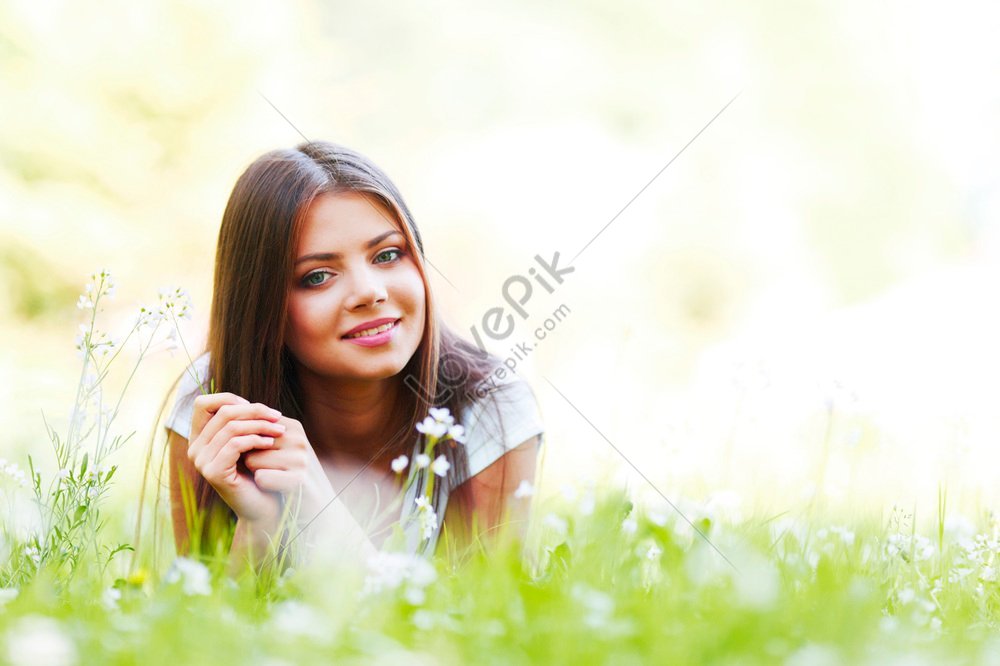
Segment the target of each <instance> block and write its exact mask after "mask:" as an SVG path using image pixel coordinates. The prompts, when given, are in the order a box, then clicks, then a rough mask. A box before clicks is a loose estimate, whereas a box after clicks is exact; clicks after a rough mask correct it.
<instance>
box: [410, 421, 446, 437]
mask: <svg viewBox="0 0 1000 666" xmlns="http://www.w3.org/2000/svg"><path fill="white" fill-rule="evenodd" d="M417 432H421V433H423V434H425V435H427V436H428V437H431V438H433V439H440V438H441V437H444V435H445V433H447V432H448V424H447V423H441V422H440V421H435V420H434V419H433V418H431V417H430V416H428V417H426V418H424V420H423V421H421V422H420V423H418V424H417Z"/></svg>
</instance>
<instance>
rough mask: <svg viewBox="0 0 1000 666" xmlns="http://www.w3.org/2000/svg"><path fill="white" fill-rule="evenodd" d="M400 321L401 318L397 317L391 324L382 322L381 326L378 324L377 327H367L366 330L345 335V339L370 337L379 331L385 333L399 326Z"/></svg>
mask: <svg viewBox="0 0 1000 666" xmlns="http://www.w3.org/2000/svg"><path fill="white" fill-rule="evenodd" d="M399 322H400V320H399V319H397V320H396V321H394V322H392V323H389V324H382V325H381V326H376V327H375V328H368V329H365V330H363V331H360V332H358V333H352V334H350V335H345V336H344V339H345V340H353V339H354V338H369V337H372V336H374V335H378V334H379V333H384V332H386V331H388V330H390V329H393V328H396V327H397V326H399Z"/></svg>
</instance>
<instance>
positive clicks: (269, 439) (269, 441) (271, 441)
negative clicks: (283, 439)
mask: <svg viewBox="0 0 1000 666" xmlns="http://www.w3.org/2000/svg"><path fill="white" fill-rule="evenodd" d="M264 443H265V444H274V437H265V438H264Z"/></svg>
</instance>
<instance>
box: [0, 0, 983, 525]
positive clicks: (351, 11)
mask: <svg viewBox="0 0 1000 666" xmlns="http://www.w3.org/2000/svg"><path fill="white" fill-rule="evenodd" d="M998 32H1000V10H998V9H997V8H996V7H994V6H992V5H989V4H986V3H974V2H958V3H949V4H948V5H947V6H945V5H944V4H943V3H930V2H927V3H904V2H879V3H871V2H861V1H860V0H849V1H847V2H836V3H834V2H826V3H822V2H801V3H737V2H723V3H714V4H711V5H705V4H690V3H671V2H667V3H664V2H626V3H610V2H604V3H595V2H585V3H568V2H555V3H546V4H545V5H544V6H542V5H538V4H537V3H527V2H509V3H504V4H503V5H496V4H494V3H482V2H470V3H443V2H425V3H419V4H418V3H387V2H372V3H364V4H362V3H336V2H333V3H319V2H304V1H300V2H293V3H283V4H280V5H279V4H277V3H260V2H248V3H239V4H236V3H205V2H198V3H195V2H189V3H183V2H172V3H166V2H158V3H126V2H109V3H102V4H101V5H100V7H99V8H97V7H95V6H94V5H91V4H84V3H70V2H48V3H37V2H29V1H27V0H17V1H12V0H5V1H4V2H3V3H2V4H0V100H2V101H0V280H2V284H3V289H0V331H2V344H0V373H2V376H3V378H4V381H3V382H0V418H2V421H3V423H4V424H5V431H6V436H5V437H4V439H3V442H2V444H0V455H3V456H6V457H7V458H10V459H20V458H21V457H22V456H23V455H24V454H25V453H26V452H29V451H37V452H39V453H37V454H36V455H39V456H41V455H42V453H41V452H42V451H43V450H44V449H45V448H46V447H47V446H48V444H47V441H46V438H45V432H44V428H43V425H42V420H41V411H42V410H44V412H45V414H46V415H47V417H48V418H49V419H50V420H51V421H52V422H53V424H54V425H58V424H61V423H62V424H64V423H65V421H66V420H67V418H68V413H69V410H70V408H71V401H72V396H73V393H74V391H75V385H76V381H77V377H78V373H79V368H78V364H77V360H76V357H75V353H74V350H73V344H72V340H73V335H74V333H75V331H76V326H77V324H78V323H79V321H80V320H81V319H82V315H81V313H80V312H79V311H78V310H77V309H76V308H75V302H76V298H77V294H78V292H79V290H80V288H81V287H82V285H83V284H84V282H85V281H86V276H87V275H88V274H89V273H90V272H92V271H93V270H97V269H99V268H101V267H107V268H109V269H110V270H111V271H112V272H113V273H114V275H115V276H116V278H117V281H118V284H119V291H118V295H117V296H116V298H115V300H114V301H112V302H111V303H109V307H108V309H107V311H106V312H105V313H104V316H105V317H106V319H105V322H106V323H105V328H109V329H111V330H112V331H113V332H123V331H124V327H126V326H127V325H128V324H129V321H130V319H131V317H132V315H133V313H134V311H135V309H136V307H137V304H138V303H139V302H140V301H145V302H149V301H150V300H153V299H155V292H156V289H157V288H159V287H161V286H166V285H173V284H179V285H181V286H184V287H186V288H187V289H189V290H190V292H191V294H192V296H193V299H194V302H195V319H194V321H193V322H191V324H190V326H189V327H188V329H187V335H186V337H187V340H188V342H189V344H190V345H191V346H192V347H197V346H198V345H200V344H201V343H202V341H203V338H204V332H205V326H206V315H207V312H208V308H209V304H210V301H211V292H210V288H211V274H212V268H213V266H212V263H213V257H214V249H215V239H216V234H217V231H218V225H219V220H220V217H221V213H222V210H223V208H224V206H225V203H226V200H227V197H228V195H229V192H230V190H231V188H232V185H233V183H234V182H235V179H236V177H237V176H238V175H239V173H240V172H241V171H242V170H243V169H244V168H245V167H246V165H247V164H248V163H249V162H250V161H251V160H252V159H254V158H255V157H256V156H257V155H259V154H260V153H262V152H264V151H267V150H270V149H272V148H276V147H286V146H291V145H294V144H295V143H297V142H299V141H300V140H301V136H300V135H299V133H298V132H299V131H301V132H302V133H303V134H305V135H306V136H308V137H309V138H315V139H327V140H332V141H336V142H340V143H343V144H346V145H348V146H351V147H353V148H355V149H357V150H360V151H361V152H363V153H366V154H367V155H369V156H370V157H372V158H373V159H374V160H375V161H376V162H377V163H378V164H380V165H381V166H382V167H383V168H384V169H385V170H386V171H387V172H388V173H389V175H390V176H391V177H392V178H393V179H394V180H395V182H396V184H397V185H398V186H399V188H400V189H401V191H402V192H403V195H404V197H406V199H407V202H408V204H409V206H410V208H411V210H412V211H413V213H414V215H415V216H416V220H417V223H418V225H419V226H420V228H421V231H422V233H423V235H424V239H425V243H426V248H427V252H428V257H429V259H430V260H431V262H432V263H433V264H434V266H435V267H436V268H437V269H438V272H437V273H435V274H434V276H433V279H434V287H435V290H436V293H437V294H438V297H439V298H440V299H441V300H442V301H443V302H444V304H445V307H446V317H447V319H448V321H450V322H451V323H452V324H453V325H454V326H456V327H457V328H459V329H460V330H463V331H468V329H469V327H470V326H472V325H474V324H477V323H478V322H479V320H480V318H481V317H482V314H483V313H484V312H485V311H486V310H487V309H489V308H490V307H493V306H495V305H501V304H503V303H502V298H501V295H500V289H501V285H502V284H503V281H504V280H505V279H506V278H507V277H508V276H510V275H513V274H516V273H520V274H524V273H525V272H526V271H527V269H528V267H529V266H530V265H531V264H532V263H533V261H534V259H533V257H534V256H535V255H536V254H539V255H541V256H543V257H545V258H549V257H551V256H552V254H553V253H554V252H556V251H558V252H559V253H560V256H561V262H563V263H565V262H568V261H569V259H570V258H571V257H573V256H574V255H576V254H577V253H578V252H579V251H580V250H581V249H582V248H584V247H585V246H586V245H587V243H588V242H589V241H591V240H592V239H593V238H594V236H595V235H596V234H598V232H599V231H600V230H601V229H602V227H604V226H605V225H606V224H607V223H608V222H609V220H611V219H612V218H613V217H614V216H615V215H616V213H618V212H619V211H620V210H621V209H622V207H623V206H625V205H626V204H627V203H628V202H629V201H630V200H631V199H632V198H633V197H634V196H635V195H636V194H637V193H638V192H639V191H640V189H641V188H642V187H643V186H644V185H646V184H647V183H648V182H649V180H650V179H651V178H652V177H653V176H654V175H655V174H656V173H657V172H658V171H659V170H660V169H661V168H662V167H663V166H664V165H665V164H666V163H667V162H668V161H669V160H670V158H671V157H673V156H674V155H675V154H676V153H677V151H678V150H680V149H681V148H682V147H683V146H684V145H685V144H686V143H687V142H688V141H689V140H690V139H691V138H692V137H693V136H694V135H695V134H696V133H697V132H698V131H699V130H700V129H702V127H703V126H704V125H705V124H706V123H707V122H708V121H709V120H710V119H711V118H712V117H713V116H714V115H715V114H716V113H717V112H718V111H719V109H721V108H722V107H723V105H724V104H725V103H726V102H728V101H729V100H730V99H731V98H732V97H733V96H734V95H736V94H737V93H740V92H741V91H742V93H741V94H740V96H739V97H738V99H736V101H735V102H733V104H732V105H731V106H730V107H729V108H728V109H727V110H726V111H725V112H724V113H723V114H722V115H721V116H720V117H719V118H718V119H717V120H716V121H715V122H714V123H713V124H712V125H711V126H710V127H709V128H708V129H707V130H705V132H704V133H703V134H702V135H701V136H700V137H699V138H698V139H697V140H696V141H695V142H694V143H693V144H692V145H691V146H690V147H689V148H688V149H687V150H686V151H685V152H684V153H683V154H682V155H681V156H680V158H679V159H677V161H676V162H674V163H673V164H672V165H671V166H670V167H669V168H668V169H667V170H666V171H665V172H664V173H663V174H662V175H661V176H660V177H659V178H658V179H657V180H655V182H653V183H652V184H651V185H650V186H649V187H648V189H646V190H645V191H644V192H643V193H642V195H641V196H639V197H638V198H637V199H636V200H635V201H634V203H632V204H631V205H630V206H629V207H628V208H627V209H626V210H625V211H624V212H623V213H622V214H621V215H620V216H619V217H618V218H617V219H615V221H614V222H613V223H612V224H611V225H610V226H609V227H608V228H607V229H606V230H605V231H604V232H603V233H601V234H600V236H599V237H597V238H596V240H594V242H593V243H592V244H591V245H589V246H587V249H586V250H585V251H584V252H583V253H582V254H580V256H579V258H578V259H576V260H575V262H574V264H573V265H574V267H575V268H576V271H575V272H574V273H572V274H570V275H568V276H567V278H566V282H565V283H564V284H563V285H561V286H560V287H559V288H558V289H557V290H556V291H555V293H553V294H551V295H550V294H545V293H543V292H542V291H541V290H540V289H536V292H535V294H534V295H533V297H532V299H531V301H530V304H529V306H528V309H529V311H530V312H529V318H528V320H527V321H525V322H521V323H520V324H519V326H518V329H517V331H516V333H515V335H514V336H512V337H511V338H510V340H509V344H498V345H496V346H495V347H494V351H495V352H497V353H498V354H500V355H501V356H506V355H508V354H509V348H510V347H513V346H514V344H515V343H516V342H518V341H530V340H531V336H532V335H533V333H532V332H533V330H534V329H535V328H536V327H537V326H539V325H542V323H543V322H544V320H545V319H546V318H548V317H550V316H551V314H552V312H553V311H555V310H556V309H557V308H559V307H560V306H561V305H563V304H565V305H566V306H567V307H568V308H569V310H570V312H571V314H570V315H568V316H566V317H565V318H564V319H563V321H561V322H559V324H558V326H556V327H555V329H554V330H553V331H552V332H551V333H549V335H548V337H547V338H546V339H545V341H544V342H542V343H540V344H538V345H537V348H535V349H534V351H533V353H532V354H531V355H530V356H529V357H528V358H527V359H526V360H525V361H523V362H520V363H519V366H518V371H519V372H522V373H523V374H524V376H526V377H527V378H528V379H529V380H530V381H531V382H532V385H533V386H534V388H535V391H536V393H537V395H538V398H539V401H540V403H541V405H542V408H543V414H544V416H545V420H546V425H547V428H548V435H547V437H548V448H547V451H546V456H545V460H544V469H543V474H542V488H543V492H555V491H557V490H558V489H559V488H560V487H561V486H562V485H563V484H567V483H576V484H579V483H584V484H585V483H588V482H594V483H605V482H611V483H625V484H628V485H630V486H631V487H632V488H634V489H635V490H636V492H637V493H639V494H643V493H647V492H648V488H647V487H646V485H645V482H644V481H643V480H642V479H641V478H639V477H637V476H636V475H635V474H634V472H633V471H632V468H631V467H630V466H629V465H627V464H626V463H625V462H624V461H623V460H622V458H620V457H619V456H618V454H617V453H616V452H615V451H614V450H613V449H612V448H611V447H610V446H608V443H607V442H606V441H605V440H604V439H603V438H602V435H601V434H599V433H598V432H596V431H595V430H594V428H592V427H591V425H589V424H588V423H587V422H586V421H585V420H584V419H582V418H581V417H580V415H579V414H578V413H577V411H576V410H577V409H578V410H579V411H580V412H582V413H583V414H585V415H586V416H587V418H588V419H589V420H590V421H591V422H592V423H593V425H594V426H596V428H597V429H599V430H600V432H601V433H603V435H604V436H605V437H607V439H608V440H610V441H611V442H612V443H614V445H615V446H616V447H618V448H619V449H620V450H621V451H622V452H623V453H624V454H625V455H626V456H627V457H628V458H629V459H630V460H631V461H632V462H633V463H634V464H635V465H636V466H637V467H638V468H639V469H641V470H642V471H643V473H644V474H645V475H646V476H647V477H648V478H649V479H650V480H651V481H653V482H654V483H655V484H656V485H657V486H658V487H659V488H660V490H661V491H662V492H663V493H664V494H665V495H666V496H667V497H678V496H681V495H685V496H694V497H698V498H702V499H704V498H713V497H714V498H716V499H718V498H720V497H725V498H733V497H739V498H742V499H741V500H739V501H741V502H742V505H743V506H744V507H747V508H749V507H753V506H766V507H767V508H768V509H769V510H771V511H782V510H792V511H794V510H795V508H796V507H801V506H803V505H804V504H805V503H807V502H808V501H811V500H815V499H820V500H822V501H824V502H828V503H830V504H831V505H833V506H835V507H839V508H841V509H843V510H845V511H856V510H857V511H863V510H875V511H878V510H879V509H880V508H881V506H882V505H883V503H886V502H891V501H899V502H902V503H903V504H907V505H913V504H921V503H926V506H928V507H931V506H933V505H934V502H935V501H936V495H935V493H936V489H937V487H938V484H945V485H946V486H947V487H948V489H949V493H950V495H949V497H950V498H952V499H953V500H954V501H956V502H958V503H960V504H964V505H965V506H966V507H967V508H968V510H969V511H973V510H976V509H977V508H982V507H983V506H986V505H988V504H989V502H991V501H992V500H993V499H995V494H996V493H995V491H994V488H995V486H996V483H995V480H996V474H997V473H996V471H995V470H997V469H1000V468H998V467H997V465H996V463H997V462H1000V461H998V459H997V454H996V450H997V448H998V447H997V446H996V444H997V441H998V436H1000V422H998V416H997V410H996V408H995V406H994V403H995V400H994V399H995V398H996V397H997V396H998V390H997V384H996V379H995V378H996V377H997V376H998V371H1000V355H998V353H997V350H996V341H997V339H998V337H997V334H998V333H1000V321H998V318H997V316H996V305H995V303H996V299H995V296H994V290H995V286H996V285H997V284H998V282H997V277H998V269H997V259H998V238H1000V237H998V234H997V230H998V214H1000V169H998V168H997V157H996V155H997V154H998V148H1000V130H998V127H1000V123H998V122H997V120H998V115H1000V92H998V88H997V84H996V81H997V77H996V74H997V72H998V71H1000V47H997V46H996V41H995V35H996V34H998ZM265 97H266V100H270V102H271V103H273V105H274V106H275V107H277V109H279V110H280V112H281V113H282V114H284V115H285V116H287V118H288V120H289V121H290V122H287V121H286V120H285V119H283V118H282V117H281V115H279V113H278V112H276V110H275V109H274V108H272V106H271V105H270V104H269V103H268V101H266V100H265ZM292 125H294V127H293V126H292ZM296 128H297V129H296ZM183 363H184V358H183V355H182V354H175V355H173V356H171V355H170V354H167V353H166V352H161V353H159V354H156V355H154V356H153V357H151V358H150V359H149V362H148V365H147V366H146V369H145V370H144V371H143V372H141V373H140V375H139V378H138V379H137V380H136V384H135V385H134V388H133V390H132V392H131V394H130V398H129V400H128V403H127V407H128V411H127V414H126V415H125V416H124V417H123V418H122V419H121V423H120V426H121V428H122V430H124V431H129V430H132V429H135V430H137V431H138V438H137V440H136V441H135V442H133V446H130V448H129V449H128V450H127V451H126V452H125V453H124V455H123V463H124V464H125V465H126V470H127V471H128V474H127V478H128V479H129V481H128V482H127V483H123V484H121V485H120V486H119V488H118V490H119V492H121V493H122V499H123V500H125V501H131V498H133V497H134V494H135V488H136V487H137V483H138V482H137V479H138V475H139V470H140V468H141V459H142V455H143V453H144V447H145V440H146V439H147V437H148V435H149V432H150V428H151V425H150V424H151V423H152V421H153V419H154V418H155V416H156V413H157V411H158V409H159V406H160V402H161V401H162V399H163V396H164V394H165V392H166V390H167V389H168V388H169V386H170V383H171V382H172V380H173V378H174V377H175V376H176V375H177V373H179V372H180V370H181V368H182V367H183ZM119 379H120V378H119ZM553 386H554V387H556V388H558V389H559V391H561V392H562V394H564V395H565V397H566V398H568V399H569V400H570V401H571V402H572V405H573V406H571V405H570V404H568V403H567V401H566V400H565V399H564V398H563V397H562V396H561V395H560V394H559V392H556V391H555V390H554V389H553ZM574 406H575V408H574ZM161 443H162V442H161ZM130 484H131V485H130ZM657 501H661V500H658V499H657Z"/></svg>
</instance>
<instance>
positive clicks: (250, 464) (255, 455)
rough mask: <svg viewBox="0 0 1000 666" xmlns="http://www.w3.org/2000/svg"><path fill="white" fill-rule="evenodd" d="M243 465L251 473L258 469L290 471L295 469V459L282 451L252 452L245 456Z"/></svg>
mask: <svg viewBox="0 0 1000 666" xmlns="http://www.w3.org/2000/svg"><path fill="white" fill-rule="evenodd" d="M243 463H244V464H245V465H246V466H247V469H248V470H250V471H251V472H256V471H257V470H258V469H277V470H289V469H293V468H294V467H295V460H294V457H293V456H291V455H289V454H288V452H287V451H282V450H280V449H273V448H272V449H266V450H263V451H251V452H250V453H247V454H246V455H244V456H243Z"/></svg>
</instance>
